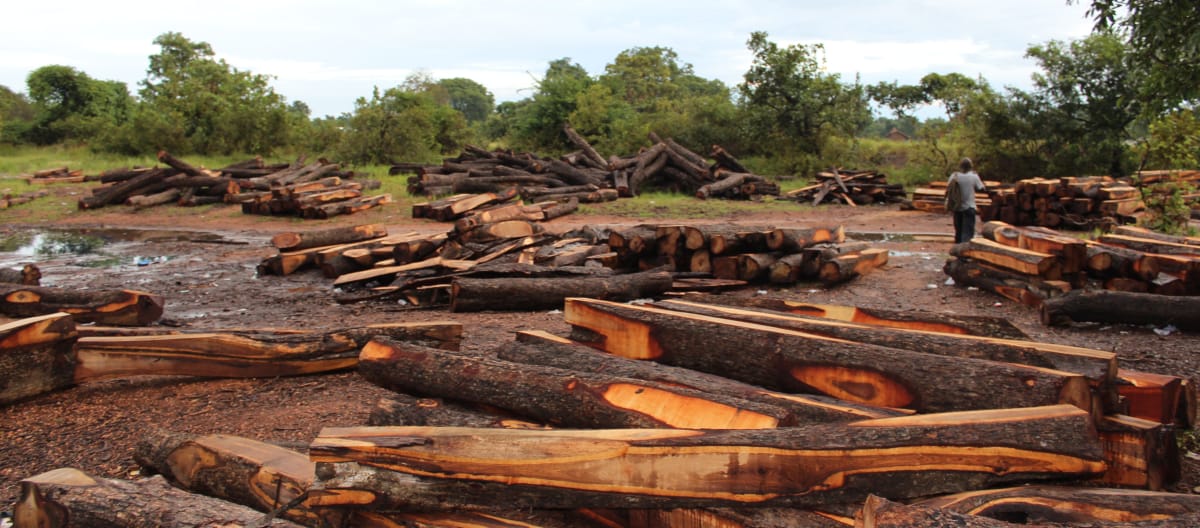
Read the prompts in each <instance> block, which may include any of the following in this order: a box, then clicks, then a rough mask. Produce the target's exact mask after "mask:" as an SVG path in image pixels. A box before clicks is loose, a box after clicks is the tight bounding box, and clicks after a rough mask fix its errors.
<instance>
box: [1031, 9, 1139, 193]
mask: <svg viewBox="0 0 1200 528" xmlns="http://www.w3.org/2000/svg"><path fill="white" fill-rule="evenodd" d="M1126 53H1127V48H1126V46H1125V44H1124V42H1122V41H1121V39H1120V38H1119V37H1118V36H1117V35H1115V34H1113V33H1093V34H1092V35H1090V36H1088V37H1087V38H1084V39H1082V40H1077V41H1074V42H1071V43H1070V44H1066V43H1063V42H1059V41H1050V42H1047V43H1046V44H1043V45H1035V46H1031V47H1030V48H1029V49H1028V51H1027V52H1026V56H1029V57H1033V58H1034V59H1036V60H1037V61H1038V63H1039V65H1040V66H1041V69H1042V72H1041V73H1035V74H1034V78H1033V81H1034V87H1035V89H1034V93H1033V97H1034V100H1035V102H1036V103H1037V105H1038V106H1039V107H1040V108H1039V112H1038V115H1037V116H1036V117H1037V119H1038V123H1039V129H1040V130H1042V132H1043V134H1044V138H1045V143H1044V150H1045V152H1046V156H1047V161H1048V162H1049V167H1048V171H1049V173H1050V174H1088V173H1097V172H1099V173H1106V174H1111V175H1113V176H1123V175H1125V174H1128V172H1129V171H1130V170H1131V168H1132V167H1131V163H1132V160H1131V159H1130V158H1129V155H1128V149H1127V148H1126V144H1125V142H1126V141H1127V140H1129V139H1132V137H1131V135H1130V133H1129V127H1130V125H1131V124H1132V123H1133V122H1134V121H1135V120H1136V119H1137V118H1138V116H1139V115H1140V114H1141V112H1142V105H1141V102H1140V99H1139V98H1138V93H1139V88H1140V86H1139V85H1138V79H1137V78H1136V74H1135V73H1134V72H1133V71H1131V70H1130V68H1129V61H1128V60H1127V54H1126Z"/></svg>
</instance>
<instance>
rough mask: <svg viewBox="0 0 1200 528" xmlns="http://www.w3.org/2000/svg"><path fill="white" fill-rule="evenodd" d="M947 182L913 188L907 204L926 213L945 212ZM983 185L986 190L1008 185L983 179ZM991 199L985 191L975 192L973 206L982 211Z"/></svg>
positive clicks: (1003, 187)
mask: <svg viewBox="0 0 1200 528" xmlns="http://www.w3.org/2000/svg"><path fill="white" fill-rule="evenodd" d="M947 185H948V183H947V182H945V181H934V182H929V183H928V184H926V185H925V186H924V187H918V188H916V189H913V193H912V200H911V201H910V202H909V203H908V204H907V205H908V206H911V207H912V208H913V209H916V210H918V211H925V212H927V213H939V214H941V213H945V212H947V211H946V187H947ZM983 185H984V186H986V187H987V188H988V190H998V189H1006V188H1009V187H1010V186H1009V185H1007V184H1003V183H1000V182H998V181H985V182H983ZM991 205H992V199H991V197H990V196H988V194H987V193H982V192H976V193H975V206H976V208H977V209H978V210H980V211H983V210H984V209H986V208H989V207H991Z"/></svg>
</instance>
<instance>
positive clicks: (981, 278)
mask: <svg viewBox="0 0 1200 528" xmlns="http://www.w3.org/2000/svg"><path fill="white" fill-rule="evenodd" d="M942 271H944V272H945V273H946V275H949V276H950V277H951V278H953V279H954V284H955V286H958V287H961V288H966V287H969V286H973V287H976V288H979V289H981V290H984V291H990V292H992V293H995V294H996V295H999V296H1001V297H1004V298H1006V299H1009V300H1011V301H1013V302H1016V303H1020V304H1023V305H1025V306H1029V307H1032V308H1038V307H1040V306H1042V303H1043V302H1045V300H1046V299H1049V298H1052V297H1056V296H1060V295H1062V294H1064V293H1066V292H1068V291H1070V290H1071V286H1070V284H1068V283H1065V282H1062V281H1048V280H1042V279H1041V278H1039V277H1038V276H1036V275H1025V274H1021V273H1017V272H1013V271H1011V270H1008V269H1005V268H1000V267H997V266H992V265H989V264H987V263H985V262H983V261H977V260H974V259H970V258H966V259H963V258H952V259H949V260H947V261H946V264H945V266H943V267H942Z"/></svg>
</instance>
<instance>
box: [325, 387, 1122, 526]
mask: <svg viewBox="0 0 1200 528" xmlns="http://www.w3.org/2000/svg"><path fill="white" fill-rule="evenodd" d="M309 453H310V457H311V458H312V460H314V461H316V462H317V477H318V482H319V484H318V486H319V487H320V488H321V493H320V494H319V496H317V497H314V498H313V502H314V503H316V504H320V505H329V506H333V505H338V504H347V503H350V502H352V501H359V502H358V504H359V505H360V506H364V507H370V508H379V509H383V508H405V509H412V510H418V511H419V510H427V509H445V508H456V509H457V508H463V509H479V508H486V507H494V506H496V505H505V506H506V507H515V508H525V507H539V508H581V507H588V508H613V507H619V508H678V507H685V508H686V507H730V506H733V507H736V506H746V505H754V506H759V507H773V506H805V505H814V504H822V503H846V502H853V501H859V500H863V499H864V498H865V497H866V496H867V495H868V494H870V493H876V494H881V495H885V496H888V497H892V498H907V497H913V496H917V495H927V494H934V493H948V492H957V491H964V490H969V489H976V488H979V487H982V486H990V485H997V484H1003V483H1006V482H1014V481H1024V480H1033V479H1047V478H1066V477H1080V476H1087V475H1093V474H1097V473H1099V472H1100V471H1103V469H1104V464H1103V462H1101V460H1100V456H1101V453H1100V449H1099V445H1098V443H1097V441H1096V437H1095V431H1094V429H1093V428H1092V426H1091V420H1090V417H1089V416H1088V414H1087V413H1085V412H1083V411H1080V410H1078V409H1074V408H1072V407H1070V406H1052V407H1043V408H1036V409H1020V410H1011V409H1009V410H994V411H980V412H972V413H948V414H943V415H928V416H908V417H899V418H884V419H877V420H866V421H860V422H853V423H849V424H824V425H810V426H804V427H794V428H786V429H762V430H753V431H739V430H706V431H699V430H681V429H615V430H549V431H540V430H514V429H474V428H428V427H386V428H326V429H324V430H323V431H322V432H321V435H320V436H319V437H318V438H317V439H316V440H315V441H314V442H313V443H312V445H311V446H310V449H309ZM533 460H536V461H537V463H535V464H533V463H529V461H533ZM698 475H699V476H704V478H697V476H698ZM468 490H470V491H468Z"/></svg>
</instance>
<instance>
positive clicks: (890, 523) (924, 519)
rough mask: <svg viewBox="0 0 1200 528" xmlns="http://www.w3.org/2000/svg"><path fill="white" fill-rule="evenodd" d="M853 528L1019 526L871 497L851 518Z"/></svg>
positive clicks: (875, 496)
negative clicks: (852, 519)
mask: <svg viewBox="0 0 1200 528" xmlns="http://www.w3.org/2000/svg"><path fill="white" fill-rule="evenodd" d="M854 526H855V528H921V527H929V526H953V527H955V528H1016V527H1017V526H1019V525H1016V524H1012V523H1008V522H1004V521H1000V520H997V519H992V518H988V517H979V516H975V515H969V514H966V513H959V512H956V511H948V510H942V509H939V508H933V507H929V506H923V505H919V504H918V505H906V504H902V503H898V502H892V501H889V500H887V499H885V498H883V497H879V496H877V495H872V496H870V497H867V500H866V502H865V503H864V504H863V507H862V510H860V511H859V512H858V514H857V515H855V516H854Z"/></svg>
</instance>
